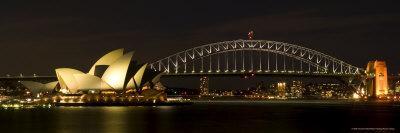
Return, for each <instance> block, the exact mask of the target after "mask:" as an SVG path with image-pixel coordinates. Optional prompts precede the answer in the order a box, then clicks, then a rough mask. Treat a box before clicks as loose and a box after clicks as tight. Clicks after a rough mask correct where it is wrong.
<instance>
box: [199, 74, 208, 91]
mask: <svg viewBox="0 0 400 133" xmlns="http://www.w3.org/2000/svg"><path fill="white" fill-rule="evenodd" d="M209 81H210V79H209V78H208V77H206V76H203V77H201V78H200V95H208V94H209Z"/></svg>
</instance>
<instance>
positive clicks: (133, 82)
mask: <svg viewBox="0 0 400 133" xmlns="http://www.w3.org/2000/svg"><path fill="white" fill-rule="evenodd" d="M146 67H147V63H146V64H144V65H143V66H142V67H141V68H140V69H139V70H138V71H137V72H136V74H135V75H134V76H133V77H132V78H131V79H130V80H129V82H128V84H127V85H126V88H128V89H136V88H137V87H140V85H141V83H142V78H143V74H144V72H145V70H146Z"/></svg>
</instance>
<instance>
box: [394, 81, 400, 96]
mask: <svg viewBox="0 0 400 133" xmlns="http://www.w3.org/2000/svg"><path fill="white" fill-rule="evenodd" d="M394 92H395V94H400V81H397V82H396V85H395V90H394Z"/></svg>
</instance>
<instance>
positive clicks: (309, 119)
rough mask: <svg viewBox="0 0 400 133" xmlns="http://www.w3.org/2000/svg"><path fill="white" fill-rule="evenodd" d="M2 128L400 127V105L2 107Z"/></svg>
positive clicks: (58, 132)
mask: <svg viewBox="0 0 400 133" xmlns="http://www.w3.org/2000/svg"><path fill="white" fill-rule="evenodd" d="M0 122H1V123H0V132H1V133H6V132H18V133H20V132H29V133H33V132H37V133H79V132H84V133H87V132H89V133H90V132H93V133H119V132H131V133H145V132H160V133H169V132H170V133H177V132H181V133H192V132H194V133H196V132H198V133H213V132H220V133H228V132H245V133H252V132H262V133H266V132H349V131H351V130H350V129H351V128H377V127H379V128H395V130H396V132H399V130H400V106H399V105H384V106H383V105H365V104H357V103H356V104H352V103H341V102H320V101H313V102H309V101H297V102H243V101H231V102H211V103H208V102H197V103H195V104H193V105H188V106H164V107H56V108H50V109H19V110H10V109H7V110H4V109H3V110H0Z"/></svg>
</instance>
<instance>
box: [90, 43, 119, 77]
mask: <svg viewBox="0 0 400 133" xmlns="http://www.w3.org/2000/svg"><path fill="white" fill-rule="evenodd" d="M123 54H124V49H117V50H114V51H111V52H110V53H108V54H106V55H104V56H103V57H101V58H100V59H99V60H97V62H96V63H95V64H94V65H93V66H92V68H90V70H89V73H88V74H90V75H94V70H95V68H96V66H97V65H111V64H113V63H114V62H115V61H116V60H118V59H119V58H120V57H122V56H123Z"/></svg>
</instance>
